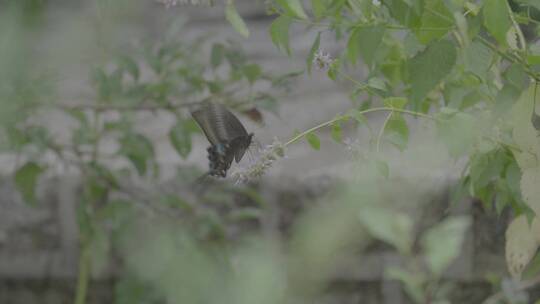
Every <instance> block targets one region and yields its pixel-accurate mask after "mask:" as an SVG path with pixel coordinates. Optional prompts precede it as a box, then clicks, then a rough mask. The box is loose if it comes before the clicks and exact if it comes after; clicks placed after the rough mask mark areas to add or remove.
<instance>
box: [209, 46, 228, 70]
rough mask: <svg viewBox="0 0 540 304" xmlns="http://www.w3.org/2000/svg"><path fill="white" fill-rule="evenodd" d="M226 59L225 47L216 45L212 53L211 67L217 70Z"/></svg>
mask: <svg viewBox="0 0 540 304" xmlns="http://www.w3.org/2000/svg"><path fill="white" fill-rule="evenodd" d="M224 57H225V47H224V46H223V44H221V43H214V45H213V46H212V51H211V53H210V65H211V66H212V68H214V69H215V68H217V67H218V66H220V65H221V63H222V62H223V58H224Z"/></svg>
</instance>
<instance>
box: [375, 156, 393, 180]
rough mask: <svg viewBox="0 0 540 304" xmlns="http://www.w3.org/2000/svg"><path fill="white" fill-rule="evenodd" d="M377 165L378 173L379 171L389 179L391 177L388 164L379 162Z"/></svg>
mask: <svg viewBox="0 0 540 304" xmlns="http://www.w3.org/2000/svg"><path fill="white" fill-rule="evenodd" d="M375 164H376V165H377V171H379V173H381V175H382V176H384V178H386V179H388V178H389V177H390V167H389V166H388V163H387V162H385V161H382V160H377V161H376V163H375Z"/></svg>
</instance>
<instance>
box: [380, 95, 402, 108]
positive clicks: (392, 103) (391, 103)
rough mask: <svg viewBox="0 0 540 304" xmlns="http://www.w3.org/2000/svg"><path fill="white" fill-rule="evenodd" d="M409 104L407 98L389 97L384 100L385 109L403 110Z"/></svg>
mask: <svg viewBox="0 0 540 304" xmlns="http://www.w3.org/2000/svg"><path fill="white" fill-rule="evenodd" d="M407 102H408V100H407V98H405V97H389V98H385V99H384V100H383V104H384V106H385V107H388V108H393V109H403V108H404V107H405V105H406V104H407Z"/></svg>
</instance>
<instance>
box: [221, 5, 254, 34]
mask: <svg viewBox="0 0 540 304" xmlns="http://www.w3.org/2000/svg"><path fill="white" fill-rule="evenodd" d="M225 17H226V18H227V20H228V21H229V22H230V23H231V25H232V26H233V27H234V29H235V30H236V31H237V32H238V33H240V35H242V36H244V37H245V38H247V37H249V29H248V28H247V25H246V23H245V22H244V19H242V17H241V16H240V14H238V11H237V10H236V6H235V5H234V2H233V1H228V2H227V6H226V7H225Z"/></svg>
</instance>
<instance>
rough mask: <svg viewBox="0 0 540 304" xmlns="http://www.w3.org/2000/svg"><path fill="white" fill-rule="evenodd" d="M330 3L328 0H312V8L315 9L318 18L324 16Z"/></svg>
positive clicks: (314, 12)
mask: <svg viewBox="0 0 540 304" xmlns="http://www.w3.org/2000/svg"><path fill="white" fill-rule="evenodd" d="M328 3H329V1H328V0H311V10H312V11H313V15H315V18H317V19H318V18H321V17H322V16H324V13H325V12H326V8H327V7H328Z"/></svg>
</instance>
